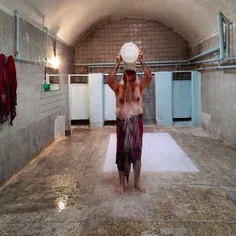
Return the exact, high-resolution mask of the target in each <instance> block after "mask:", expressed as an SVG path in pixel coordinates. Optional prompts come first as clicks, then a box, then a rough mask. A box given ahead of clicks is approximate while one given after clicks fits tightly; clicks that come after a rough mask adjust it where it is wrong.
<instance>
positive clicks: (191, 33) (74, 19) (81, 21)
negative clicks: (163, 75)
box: [0, 0, 236, 45]
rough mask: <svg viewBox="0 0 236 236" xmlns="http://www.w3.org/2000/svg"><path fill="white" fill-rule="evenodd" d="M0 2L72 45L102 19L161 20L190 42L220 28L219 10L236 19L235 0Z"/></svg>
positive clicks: (36, 0) (194, 41)
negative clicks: (217, 13) (136, 18)
mask: <svg viewBox="0 0 236 236" xmlns="http://www.w3.org/2000/svg"><path fill="white" fill-rule="evenodd" d="M0 3H1V4H2V5H3V6H7V7H9V8H11V9H14V10H18V11H19V13H20V14H22V15H24V16H26V17H27V18H29V19H33V20H34V21H36V22H37V23H39V24H41V25H44V26H45V27H48V29H49V31H50V32H52V33H54V34H56V35H57V36H58V37H59V38H60V39H62V40H63V41H65V42H67V43H68V44H72V45H75V44H76V43H77V40H78V38H79V37H81V36H82V35H83V34H84V33H85V32H88V31H89V30H91V29H92V28H95V27H96V26H97V25H98V24H100V23H101V22H102V21H105V20H108V19H109V20H110V19H117V18H122V17H138V18H146V19H151V20H156V21H159V22H161V23H163V24H165V25H166V26H169V27H171V28H172V29H173V30H174V31H176V32H178V33H179V34H180V35H182V36H183V37H184V38H185V39H186V40H187V41H188V42H189V43H190V44H195V43H197V42H199V41H200V40H202V39H204V38H206V37H209V36H211V35H212V34H214V33H215V32H216V31H217V20H216V12H217V11H221V12H222V13H223V14H224V15H225V16H226V17H227V18H228V19H229V20H231V21H232V22H236V0H0ZM1 4H0V7H1Z"/></svg>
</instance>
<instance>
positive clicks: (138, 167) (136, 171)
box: [133, 160, 146, 193]
mask: <svg viewBox="0 0 236 236" xmlns="http://www.w3.org/2000/svg"><path fill="white" fill-rule="evenodd" d="M133 168H134V186H135V188H137V189H138V190H139V191H141V192H143V193H144V192H146V189H145V188H144V187H142V186H141V184H140V173H141V160H136V161H135V162H134V164H133Z"/></svg>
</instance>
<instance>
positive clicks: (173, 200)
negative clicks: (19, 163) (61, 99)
mask: <svg viewBox="0 0 236 236" xmlns="http://www.w3.org/2000/svg"><path fill="white" fill-rule="evenodd" d="M145 133H168V134H169V135H170V136H171V137H172V138H173V139H174V140H175V142H176V143H177V145H178V146H179V147H180V148H181V149H182V150H183V152H184V153H185V154H186V155H187V157H188V158H189V159H190V160H191V162H192V163H193V164H194V166H196V168H197V169H198V172H188V171H185V172H183V171H175V172H173V171H158V172H147V171H145V172H143V173H142V182H143V184H145V185H146V187H147V192H146V193H145V194H143V193H140V192H138V191H136V190H135V189H134V188H133V181H130V183H129V184H128V185H127V186H126V192H125V193H124V194H123V195H119V194H117V193H116V192H115V189H116V185H117V183H118V176H117V173H115V172H114V173H113V172H112V173H104V172H103V168H104V163H105V159H106V153H107V149H108V146H109V140H110V137H111V134H115V128H114V127H105V128H97V129H89V128H86V127H81V128H76V129H74V131H73V133H72V136H71V137H69V138H64V139H61V140H58V141H57V142H55V143H53V144H52V145H51V146H50V147H48V148H47V149H45V150H44V151H43V152H42V153H41V154H40V155H39V156H38V157H37V158H36V159H35V160H34V161H32V162H31V163H30V164H29V165H28V166H27V167H26V168H24V169H23V170H22V171H21V172H20V173H19V174H18V175H17V176H15V177H14V178H13V179H12V180H11V181H10V182H9V183H8V184H7V185H6V186H4V187H3V188H2V189H1V190H0V235H1V236H3V235H34V236H35V235H43V236H47V235H48V236H53V235H76V236H77V235H111V236H112V235H158V236H167V235H168V236H182V235H184V236H189V235H197V236H198V235H199V236H203V235H206V236H208V235H213V236H218V235H219V236H227V235H232V236H233V235H236V202H235V201H236V151H235V150H233V149H232V148H230V147H228V146H226V145H224V144H223V143H222V142H220V141H218V140H214V139H212V138H210V137H209V136H208V135H207V134H206V133H205V132H204V131H203V130H202V129H192V128H169V129H168V128H165V129H164V128H162V129H158V128H156V127H154V126H153V127H152V126H148V127H145ZM143 161H144V162H145V159H144V160H143Z"/></svg>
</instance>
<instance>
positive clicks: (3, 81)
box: [0, 54, 10, 124]
mask: <svg viewBox="0 0 236 236" xmlns="http://www.w3.org/2000/svg"><path fill="white" fill-rule="evenodd" d="M9 111H10V99H9V84H8V75H7V69H6V64H5V56H4V55H3V54H0V124H2V123H4V122H5V121H6V120H7V116H8V114H9Z"/></svg>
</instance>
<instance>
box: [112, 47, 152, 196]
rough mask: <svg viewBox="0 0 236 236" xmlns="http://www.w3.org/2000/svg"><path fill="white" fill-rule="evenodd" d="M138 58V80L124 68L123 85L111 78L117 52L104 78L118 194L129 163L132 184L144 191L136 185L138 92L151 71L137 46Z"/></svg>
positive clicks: (140, 118)
mask: <svg viewBox="0 0 236 236" xmlns="http://www.w3.org/2000/svg"><path fill="white" fill-rule="evenodd" d="M138 59H139V61H140V63H141V66H142V68H143V71H144V74H145V75H144V77H143V78H142V79H141V80H140V81H137V80H136V72H135V71H134V70H125V72H124V74H123V84H122V83H117V82H116V81H115V80H114V77H115V75H116V72H117V69H118V67H119V65H120V62H121V60H122V58H121V56H120V54H118V55H117V58H116V64H115V66H114V68H113V69H112V70H111V72H110V73H109V75H108V77H107V84H108V85H109V86H110V87H111V89H112V90H113V91H114V93H115V96H116V117H117V125H116V128H117V151H116V164H117V168H118V172H119V180H120V186H119V188H118V190H117V191H118V193H123V192H124V190H125V177H126V178H127V182H128V179H129V172H130V168H131V163H133V170H134V184H135V187H136V188H137V189H138V190H140V191H141V192H145V191H146V189H145V188H144V187H142V186H141V184H140V171H141V154H142V139H143V110H142V91H143V90H144V88H145V87H146V86H147V84H148V83H149V82H150V80H151V78H152V74H151V72H150V70H149V69H148V67H147V66H146V65H145V62H144V60H143V53H142V50H141V49H139V57H138Z"/></svg>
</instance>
